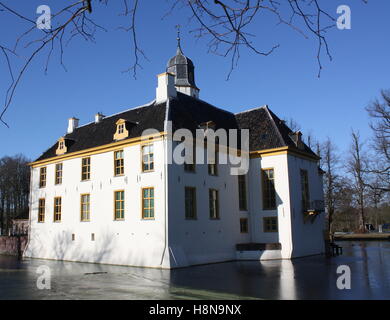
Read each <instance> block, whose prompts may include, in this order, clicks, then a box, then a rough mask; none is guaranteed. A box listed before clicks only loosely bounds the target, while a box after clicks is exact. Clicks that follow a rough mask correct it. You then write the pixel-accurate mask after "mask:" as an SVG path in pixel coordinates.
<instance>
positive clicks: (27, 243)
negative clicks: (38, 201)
mask: <svg viewBox="0 0 390 320" xmlns="http://www.w3.org/2000/svg"><path fill="white" fill-rule="evenodd" d="M32 180H33V167H30V194H29V196H28V198H29V199H28V202H29V206H28V213H29V215H28V216H29V217H28V220H29V221H28V222H29V223H28V234H27V242H26V245H25V247H24V250H23V253H22V258H23V257H24V254H25V252H26V250H27V248H28V246H29V245H30V237H31V209H32Z"/></svg>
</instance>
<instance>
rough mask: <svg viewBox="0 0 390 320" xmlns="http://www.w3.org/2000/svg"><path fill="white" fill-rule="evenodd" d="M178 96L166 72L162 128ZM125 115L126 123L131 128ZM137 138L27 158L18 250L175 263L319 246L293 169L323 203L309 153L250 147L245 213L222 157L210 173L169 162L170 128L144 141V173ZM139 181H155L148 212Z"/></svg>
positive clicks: (314, 218) (319, 228)
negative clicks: (147, 215) (149, 165)
mask: <svg viewBox="0 0 390 320" xmlns="http://www.w3.org/2000/svg"><path fill="white" fill-rule="evenodd" d="M177 95H179V93H177V92H176V89H175V87H174V75H172V74H169V73H164V74H161V75H160V76H159V78H158V87H157V90H156V101H157V102H164V103H165V102H166V106H167V111H166V114H167V116H166V117H167V118H166V119H165V122H164V128H167V120H168V115H169V112H168V110H169V101H170V99H176V98H177ZM188 95H190V96H192V94H191V93H188ZM192 99H196V98H192ZM223 112H225V111H223ZM153 116H154V115H153ZM108 118H110V117H108ZM106 119H107V118H103V116H101V117H98V121H95V123H94V124H93V125H101V122H104V121H106ZM70 120H71V122H70V129H69V128H68V133H69V132H70V131H71V132H70V133H73V132H74V131H76V132H77V130H79V128H78V120H77V119H75V118H72V119H70ZM206 120H210V119H206ZM121 121H122V119H121ZM126 121H127V120H123V121H122V122H120V123H121V126H124V127H123V128H122V129H124V130H122V131H121V132H117V133H118V134H120V135H123V134H124V133H126V132H127V129H126V127H125V122H126ZM129 122H130V124H129V126H136V125H137V123H136V122H132V121H129ZM117 123H119V121H118V122H117ZM117 133H116V134H117ZM127 133H128V132H127ZM114 137H115V135H114ZM299 137H300V136H299ZM83 138H84V139H85V138H86V137H83ZM138 138H139V137H138ZM138 138H137V139H138ZM66 139H68V138H67V137H65V138H63V140H62V141H63V143H66V142H67V140H66ZM137 139H130V140H126V139H124V140H122V141H116V142H114V143H111V144H108V145H102V146H100V147H99V148H90V149H86V150H81V151H80V150H78V151H77V152H72V151H70V152H68V153H67V151H66V150H65V149H64V150H62V151H61V150H59V152H58V153H57V156H53V157H51V158H48V159H45V160H43V161H36V162H34V163H32V169H31V194H30V232H29V240H28V245H27V247H26V250H25V252H24V256H26V257H32V258H43V259H54V260H68V261H80V262H92V263H106V264H118V265H128V266H142V267H153V268H175V267H184V266H189V265H196V264H203V263H214V262H222V261H231V260H236V259H242V260H267V259H291V258H295V257H302V256H307V255H313V254H321V253H323V252H324V241H323V230H324V221H325V218H324V214H323V213H322V214H319V215H317V213H318V212H315V214H313V215H311V216H308V214H306V213H304V212H303V211H304V210H303V208H302V191H301V189H302V185H301V184H302V183H301V170H306V172H307V174H308V187H309V194H310V201H319V202H321V201H322V202H323V191H322V177H321V174H320V173H319V168H318V161H317V159H316V158H315V157H313V156H310V155H307V154H306V155H305V152H299V150H298V148H295V149H294V148H292V149H291V148H288V147H285V148H276V149H275V150H274V149H272V150H266V151H264V150H263V151H264V152H263V151H262V150H255V151H254V153H253V154H252V156H251V158H250V161H249V162H250V166H249V171H248V172H247V174H246V190H247V191H246V202H247V210H245V211H242V210H240V208H239V187H238V177H237V176H235V175H232V174H231V172H230V169H231V168H230V166H229V165H228V164H218V174H217V175H210V174H209V172H208V166H207V164H196V169H195V172H187V171H185V170H184V165H182V164H177V163H173V164H168V159H169V154H168V152H169V150H170V148H168V143H169V141H168V135H167V133H166V132H160V133H159V134H158V135H155V136H154V139H152V140H149V141H148V143H151V144H153V150H154V151H153V157H154V169H153V170H152V171H150V172H142V164H141V158H142V157H141V148H142V145H143V144H144V143H145V142H144V141H142V140H139V139H138V140H137ZM114 140H115V138H114ZM297 146H298V145H297ZM118 150H123V153H124V173H123V175H121V176H115V174H114V153H115V151H118ZM294 150H295V151H294ZM86 156H88V157H90V179H89V180H88V181H81V180H82V179H81V174H82V158H83V157H86ZM57 163H62V182H61V184H58V185H56V184H55V167H56V164H57ZM42 167H45V168H46V185H45V186H44V187H40V169H41V168H42ZM270 168H272V169H273V172H274V185H275V187H274V191H275V192H274V193H275V199H276V206H275V209H272V210H265V209H264V203H263V185H262V170H264V169H270ZM147 187H148V188H150V187H151V188H154V219H143V217H142V203H143V201H142V193H141V192H142V188H147ZM185 187H192V188H195V190H196V219H187V218H186V216H185ZM209 189H215V190H218V194H219V201H218V202H219V205H218V207H219V210H218V211H219V219H210V207H209V206H210V204H209ZM119 190H123V191H124V195H125V199H124V219H123V220H119V221H118V220H115V216H114V192H115V191H119ZM83 194H89V196H90V202H89V209H90V210H89V211H90V219H89V221H82V219H81V199H80V198H81V195H83ZM55 197H61V200H62V204H61V221H59V222H54V199H55ZM40 199H45V207H44V209H43V210H44V215H45V219H44V222H39V221H38V216H39V210H40V209H39V208H40ZM41 211H42V209H41ZM269 217H275V218H277V230H275V231H274V232H269V230H268V231H267V232H266V231H265V228H264V218H269ZM240 219H248V231H247V232H242V231H243V230H241V229H240ZM237 244H248V245H251V244H256V245H259V246H260V247H259V248H262V247H264V248H265V247H266V248H267V249H255V250H253V249H245V248H246V247H245V246H244V247H242V246H241V247H240V248H241V249H240V250H237V248H236V245H237ZM268 245H269V246H268ZM273 245H275V246H274V247H273Z"/></svg>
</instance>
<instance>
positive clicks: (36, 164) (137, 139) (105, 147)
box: [28, 132, 167, 168]
mask: <svg viewBox="0 0 390 320" xmlns="http://www.w3.org/2000/svg"><path fill="white" fill-rule="evenodd" d="M166 134H167V133H166V132H159V133H156V134H150V135H146V136H140V137H135V138H131V139H125V140H121V141H116V142H112V143H109V144H105V145H102V146H98V147H94V148H89V149H84V150H80V151H75V152H70V153H67V154H63V155H59V156H56V157H51V158H48V159H43V160H39V161H34V162H30V163H29V164H28V165H29V166H31V167H33V168H36V167H40V166H44V165H49V164H52V163H56V162H59V161H63V160H70V159H74V158H79V157H86V156H91V155H95V154H99V153H105V152H110V151H113V150H117V149H118V148H123V147H128V146H131V145H137V144H143V143H148V142H150V141H151V140H152V141H158V140H161V139H162V137H163V136H165V135H166Z"/></svg>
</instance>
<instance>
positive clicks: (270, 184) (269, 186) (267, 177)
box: [261, 169, 276, 210]
mask: <svg viewBox="0 0 390 320" xmlns="http://www.w3.org/2000/svg"><path fill="white" fill-rule="evenodd" d="M261 173H262V187H263V210H274V209H276V197H275V178H274V169H263V170H262V172H261Z"/></svg>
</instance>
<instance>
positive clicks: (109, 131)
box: [36, 102, 166, 161]
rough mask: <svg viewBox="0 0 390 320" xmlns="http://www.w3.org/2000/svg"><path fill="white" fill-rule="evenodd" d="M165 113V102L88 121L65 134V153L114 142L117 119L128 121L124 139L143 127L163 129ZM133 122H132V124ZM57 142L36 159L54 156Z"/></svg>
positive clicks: (138, 133)
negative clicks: (96, 120)
mask: <svg viewBox="0 0 390 320" xmlns="http://www.w3.org/2000/svg"><path fill="white" fill-rule="evenodd" d="M165 113H166V103H162V104H158V105H156V104H155V103H154V102H153V103H151V104H150V105H147V106H144V107H139V108H135V109H130V110H127V111H124V112H122V113H118V114H115V115H113V116H110V117H106V118H104V119H103V120H101V122H99V123H94V122H92V123H90V124H87V125H85V126H81V127H78V128H77V129H76V130H74V131H73V132H72V133H70V134H67V135H66V136H64V137H65V139H67V141H69V142H70V143H67V148H68V150H67V153H70V152H75V151H81V150H84V149H89V148H94V147H98V146H102V145H105V144H109V143H112V142H114V140H113V137H114V133H115V132H116V125H115V123H116V122H117V121H118V120H119V119H125V120H127V121H129V125H126V128H127V130H129V137H128V138H126V139H131V138H136V137H140V136H141V134H142V132H143V131H144V130H145V129H156V130H158V131H164V120H165ZM132 123H133V124H132ZM57 146H58V144H57V143H55V144H54V145H53V146H52V147H51V148H50V149H48V150H47V151H46V152H44V153H43V154H42V155H41V156H40V157H39V158H38V159H37V160H36V161H39V160H44V159H47V158H52V157H55V156H56V149H57Z"/></svg>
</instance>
